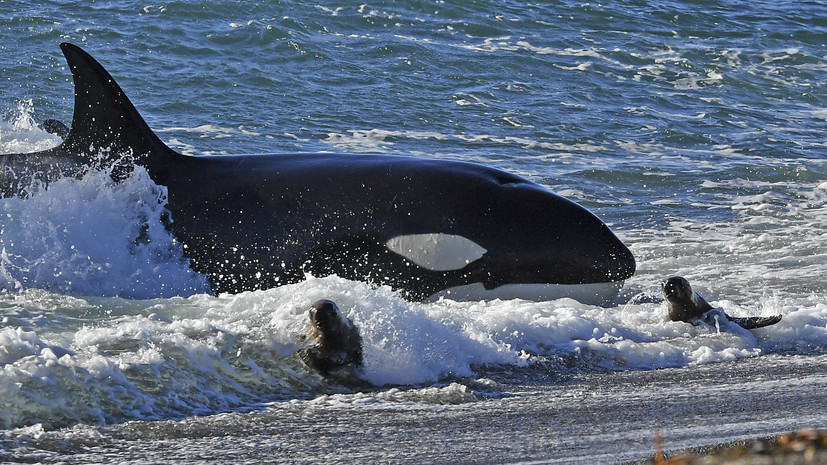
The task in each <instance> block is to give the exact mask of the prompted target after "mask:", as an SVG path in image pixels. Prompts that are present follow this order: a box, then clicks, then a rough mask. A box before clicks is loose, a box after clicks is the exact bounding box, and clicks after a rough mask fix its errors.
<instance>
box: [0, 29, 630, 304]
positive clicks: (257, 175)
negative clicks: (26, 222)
mask: <svg viewBox="0 0 827 465" xmlns="http://www.w3.org/2000/svg"><path fill="white" fill-rule="evenodd" d="M61 49H62V51H63V53H64V55H65V57H66V60H67V62H68V64H69V67H70V69H71V72H72V76H73V82H74V86H75V105H74V113H73V117H72V122H71V126H70V130H69V133H68V135H66V137H65V139H64V141H63V142H62V143H61V144H60V145H58V146H57V147H54V148H52V149H49V150H45V151H41V152H35V153H29V154H8V155H3V156H0V168H2V170H0V175H2V177H3V178H2V182H0V192H2V194H3V195H4V196H9V195H20V193H21V191H25V189H26V186H27V185H29V184H31V181H32V179H35V180H37V181H38V182H41V183H43V184H48V183H49V182H50V181H53V180H54V179H56V178H58V177H61V176H67V175H74V174H76V173H78V172H81V171H82V169H83V167H84V166H87V165H89V164H90V163H92V162H94V163H102V162H107V161H109V162H114V161H115V160H117V159H119V158H118V157H119V156H120V155H121V154H124V153H126V154H129V155H130V159H131V160H132V161H134V163H136V164H139V165H141V166H143V167H144V168H145V169H146V170H147V173H148V174H149V176H150V177H151V178H152V180H153V181H154V182H155V183H157V184H158V185H161V186H165V187H166V189H167V202H168V203H167V208H168V210H169V212H170V218H171V221H170V224H169V227H170V229H171V231H172V233H173V235H174V237H175V238H176V239H177V240H178V241H180V242H181V243H182V244H183V246H184V253H185V255H186V256H187V257H188V258H189V260H190V265H191V267H192V268H193V269H194V270H195V271H197V272H200V273H203V274H205V275H206V276H207V278H208V279H209V281H210V283H211V286H212V288H213V290H214V291H215V292H217V293H237V292H241V291H246V290H255V289H266V288H270V287H274V286H277V285H283V284H288V283H295V282H298V281H302V280H304V279H305V277H306V275H307V274H308V273H309V274H312V275H315V276H325V275H331V274H336V275H338V276H340V277H344V278H348V279H353V280H360V281H368V282H371V283H375V284H378V285H388V286H391V287H392V288H394V289H396V290H398V291H400V292H401V293H402V294H403V295H404V296H405V297H407V298H410V299H413V300H421V299H427V298H437V297H439V296H448V297H452V298H467V299H478V298H496V297H506V298H512V297H522V298H534V299H552V298H558V297H564V296H569V297H573V298H576V299H578V300H580V301H583V302H586V303H596V304H606V303H610V302H611V301H612V300H613V299H614V297H616V295H617V293H618V291H619V289H620V287H621V286H622V283H623V281H624V280H625V279H627V278H629V277H630V276H632V274H633V273H634V271H635V260H634V257H633V256H632V253H631V252H630V251H629V249H628V248H627V247H626V246H625V245H624V244H623V243H622V242H621V241H620V240H619V239H618V238H617V237H616V236H615V235H614V233H612V231H611V230H610V229H609V228H608V226H606V225H605V224H604V223H603V222H602V221H601V220H599V219H598V218H597V217H596V216H595V215H594V214H592V213H591V212H589V211H588V210H586V209H585V208H583V207H581V206H579V205H577V204H575V203H574V202H571V201H569V200H567V199H565V198H563V197H560V196H558V195H556V194H554V193H552V192H550V191H548V190H547V189H545V188H543V187H541V186H539V185H537V184H535V183H532V182H530V181H527V180H525V179H523V178H521V177H518V176H516V175H513V174H510V173H507V172H504V171H501V170H497V169H493V168H490V167H485V166H482V165H479V164H472V163H466V162H459V161H447V160H436V159H423V158H412V157H403V156H388V155H364V154H358V155H356V154H329V153H318V154H262V155H222V156H212V155H211V156H188V155H182V154H180V153H177V152H175V151H174V150H172V149H171V148H169V147H168V146H167V145H166V144H164V143H163V142H162V141H161V140H160V139H159V138H158V137H157V136H156V135H155V133H154V132H153V131H152V130H151V129H150V128H149V127H148V125H147V124H146V123H145V121H144V120H143V118H142V117H141V115H140V114H139V113H138V111H137V110H136V109H135V107H134V106H133V105H132V103H131V102H130V101H129V99H128V98H127V97H126V95H125V94H124V92H123V91H122V90H121V88H120V86H119V85H118V84H117V83H116V82H115V80H114V79H113V78H112V76H111V75H110V74H109V73H108V72H107V71H106V70H105V69H104V68H103V66H101V65H100V64H99V63H98V62H97V61H96V60H95V59H94V58H92V57H91V56H90V55H89V54H87V53H86V52H85V51H83V50H82V49H81V48H79V47H77V46H75V45H72V44H68V43H64V44H61ZM125 169H128V167H127V168H125Z"/></svg>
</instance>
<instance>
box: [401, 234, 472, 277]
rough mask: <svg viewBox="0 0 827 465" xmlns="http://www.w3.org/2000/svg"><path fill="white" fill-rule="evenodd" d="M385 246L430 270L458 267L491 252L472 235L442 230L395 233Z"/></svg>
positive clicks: (456, 268)
mask: <svg viewBox="0 0 827 465" xmlns="http://www.w3.org/2000/svg"><path fill="white" fill-rule="evenodd" d="M385 247H387V248H388V250H390V251H392V252H395V253H397V254H399V255H402V256H403V257H405V258H407V259H408V260H410V261H412V262H414V263H415V264H417V265H419V266H421V267H422V268H425V269H428V270H431V271H449V270H459V269H461V268H465V267H466V266H467V265H468V264H469V263H472V262H475V261H477V260H479V259H480V258H482V256H483V255H485V253H486V252H488V251H487V250H486V249H484V248H483V247H481V246H480V245H479V244H477V243H476V242H474V241H472V240H471V239H468V238H465V237H462V236H457V235H454V234H440V233H431V234H408V235H404V236H396V237H394V238H392V239H390V240H389V241H387V242H386V243H385Z"/></svg>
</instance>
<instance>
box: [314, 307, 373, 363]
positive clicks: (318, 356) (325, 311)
mask: <svg viewBox="0 0 827 465" xmlns="http://www.w3.org/2000/svg"><path fill="white" fill-rule="evenodd" d="M309 317H310V321H309V322H308V325H307V329H308V333H307V335H306V337H305V340H306V341H307V342H309V343H311V344H312V345H311V346H309V347H306V348H304V349H301V350H299V355H300V356H301V358H302V360H304V362H305V363H306V364H307V365H308V366H310V367H311V368H313V369H315V370H318V371H320V372H321V373H322V374H328V373H330V372H331V371H334V370H337V369H339V368H344V367H348V366H350V367H358V366H361V365H362V337H361V336H360V335H359V330H358V329H357V328H356V326H354V325H353V322H351V321H350V319H349V318H348V317H346V316H344V315H342V312H341V311H339V307H338V306H337V305H336V304H335V303H334V302H333V301H330V300H319V301H318V302H316V303H314V304H313V305H312V306H311V307H310V311H309Z"/></svg>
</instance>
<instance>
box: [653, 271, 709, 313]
mask: <svg viewBox="0 0 827 465" xmlns="http://www.w3.org/2000/svg"><path fill="white" fill-rule="evenodd" d="M660 287H661V291H662V292H663V297H664V298H665V299H666V303H667V305H668V307H669V319H671V320H672V321H686V322H689V321H691V320H692V319H693V318H698V317H700V316H702V315H703V314H704V313H706V312H707V311H709V310H712V306H711V305H709V303H708V302H707V301H706V300H704V298H703V297H701V296H699V295H698V294H696V293H695V292H694V291H693V290H692V286H690V285H689V281H687V280H686V279H684V278H682V277H680V276H672V277H671V278H668V279H667V280H666V281H663V282H662V283H660Z"/></svg>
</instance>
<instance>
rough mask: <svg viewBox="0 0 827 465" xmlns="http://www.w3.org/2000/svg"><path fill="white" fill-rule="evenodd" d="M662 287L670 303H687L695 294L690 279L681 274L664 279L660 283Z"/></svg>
mask: <svg viewBox="0 0 827 465" xmlns="http://www.w3.org/2000/svg"><path fill="white" fill-rule="evenodd" d="M660 289H661V292H663V297H664V298H665V299H666V300H667V301H669V302H670V303H672V302H676V303H681V302H683V303H686V302H689V301H691V300H692V296H693V295H694V292H692V286H690V285H689V281H687V280H686V279H685V278H683V277H681V276H672V277H671V278H668V279H667V280H666V281H663V282H662V283H660Z"/></svg>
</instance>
